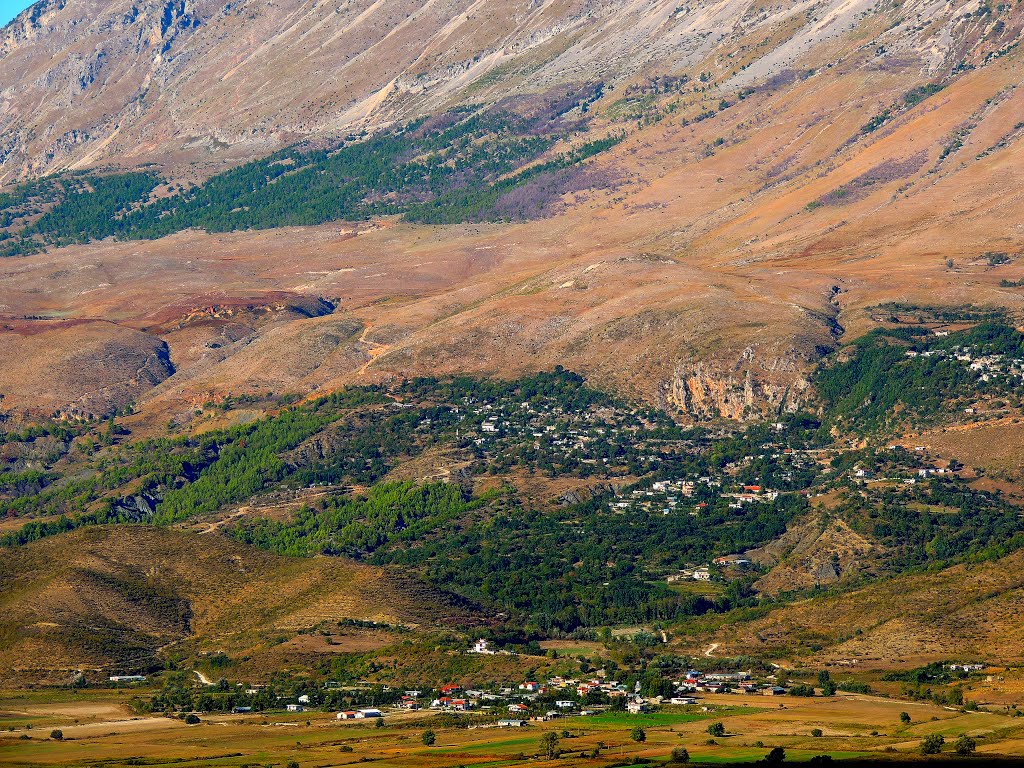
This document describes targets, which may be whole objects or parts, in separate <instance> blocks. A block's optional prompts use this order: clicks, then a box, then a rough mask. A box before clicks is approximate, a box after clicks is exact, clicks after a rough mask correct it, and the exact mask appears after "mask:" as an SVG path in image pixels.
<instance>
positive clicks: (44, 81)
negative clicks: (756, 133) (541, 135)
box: [0, 0, 1021, 182]
mask: <svg viewBox="0 0 1024 768" xmlns="http://www.w3.org/2000/svg"><path fill="white" fill-rule="evenodd" d="M986 8H987V6H986ZM1000 8H1001V9H1002V8H1003V6H1000ZM1020 26H1021V21H1020V18H1019V13H1017V12H1016V11H1015V10H1012V9H1009V10H1007V11H999V12H998V13H996V12H993V11H991V10H988V11H987V12H984V13H983V12H982V10H981V8H980V7H979V5H978V4H977V3H976V2H974V1H973V0H971V1H969V2H964V3H957V4H951V5H942V4H938V3H930V2H925V1H924V0H917V1H915V2H909V3H903V4H900V5H892V4H889V3H888V2H885V1H884V0H883V1H879V2H871V1H870V0H860V1H859V2H849V1H848V0H826V1H825V2H803V3H798V4H795V5H792V6H771V5H765V4H762V3H759V2H751V1H750V0H718V1H717V2H695V3H688V4H685V5H679V4H678V3H675V2H668V0H635V1H634V2H629V3H617V2H603V3H602V2H598V3H592V2H582V1H581V0H574V1H573V0H570V1H567V2H554V0H548V2H544V3H537V4H531V5H529V6H521V5H518V4H511V5H510V4H509V3H508V2H506V1H505V0H475V1H471V0H430V2H425V3H422V2H414V1H413V0H375V1H373V2H371V1H370V0H355V1H354V2H345V3H341V4H335V3H326V2H315V1H314V0H284V1H283V2H275V3H267V2H264V1H263V0H241V1H240V2H233V3H223V2H216V0H106V1H103V2H101V1H100V0H42V1H41V2H39V3H37V4H36V5H34V6H33V7H31V8H30V9H28V10H27V11H25V12H24V13H23V14H21V15H20V16H19V17H18V18H17V19H15V20H14V21H13V22H11V24H9V25H8V26H7V27H6V28H5V29H4V30H3V31H2V33H0V94H2V100H0V134H2V135H3V136H4V137H5V138H4V141H3V145H2V146H0V182H3V181H8V180H11V179H13V178H18V177H20V176H23V175H25V174H39V173H43V172H48V171H53V170H57V169H60V168H67V167H83V166H88V165H92V164H96V163H104V162H113V163H116V164H119V165H124V164H136V165H137V164H142V163H144V162H151V161H156V162H160V163H161V164H166V163H168V162H170V163H172V164H173V163H176V162H179V163H180V162H182V161H195V160H200V161H210V160H215V161H219V160H221V159H226V160H229V161H230V160H238V159H240V158H245V157H251V156H253V155H255V154H259V153H266V152H267V151H269V150H270V149H272V148H277V147H280V146H282V145H284V144H289V143H293V142H295V141H298V140H301V139H304V138H308V137H311V136H322V135H325V134H327V135H332V134H340V133H342V132H345V131H349V130H352V129H354V128H358V127H362V126H369V127H376V126H381V125H383V124H386V123H388V122H389V121H393V120H403V119H407V118H408V117H410V116H413V115H417V114H426V113H430V112H435V111H438V110H440V109H442V108H444V107H446V106H449V105H451V104H454V103H461V102H466V101H480V100H483V101H487V100H494V99H495V98H497V97H499V96H504V95H507V94H509V93H515V92H517V91H518V92H523V91H525V92H533V91H536V90H538V89H541V90H543V89H546V88H550V87H552V86H554V85H557V84H560V83H566V82H581V81H597V80H601V81H605V82H607V83H625V82H629V81H632V80H634V79H635V78H638V77H642V76H645V75H666V74H668V75H676V74H681V73H683V72H689V73H690V75H691V77H694V78H695V77H696V76H697V74H698V73H700V72H708V73H710V74H712V75H713V76H714V80H715V83H716V84H719V83H725V89H726V90H735V89H736V88H739V87H743V86H748V85H751V84H756V83H759V82H764V81H767V80H770V79H771V78H773V77H775V78H783V79H785V78H786V77H788V75H787V73H788V72H789V71H790V70H793V69H796V68H800V67H803V68H810V67H820V66H826V65H828V64H829V63H830V62H832V61H835V60H837V59H839V60H842V59H845V60H847V61H849V62H850V64H852V65H854V66H858V67H870V68H874V69H878V70H881V71H885V70H888V69H891V68H893V67H896V68H904V67H912V68H916V69H919V70H920V71H921V73H922V75H923V76H925V77H936V76H941V75H942V74H944V73H948V72H949V71H950V70H951V69H952V68H953V67H954V66H956V65H958V64H961V63H970V64H975V63H979V62H980V61H982V60H984V58H985V57H986V56H987V55H989V54H991V53H992V52H995V51H1001V50H1005V49H1006V48H1007V47H1008V46H1011V45H1013V44H1015V42H1016V41H1017V39H1018V37H1019V34H1020ZM723 95H724V92H723Z"/></svg>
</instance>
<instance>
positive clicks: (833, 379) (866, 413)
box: [814, 322, 1024, 433]
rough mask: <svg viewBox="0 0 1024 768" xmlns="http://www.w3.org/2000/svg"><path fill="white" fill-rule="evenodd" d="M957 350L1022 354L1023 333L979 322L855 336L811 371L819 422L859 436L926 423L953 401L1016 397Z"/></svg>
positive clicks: (1004, 380) (1010, 385)
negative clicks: (939, 330) (934, 331)
mask: <svg viewBox="0 0 1024 768" xmlns="http://www.w3.org/2000/svg"><path fill="white" fill-rule="evenodd" d="M958 347H959V348H961V349H966V350H970V353H971V354H972V355H973V356H975V357H978V356H983V355H1002V356H1004V357H1005V358H1007V359H1008V360H1017V361H1020V360H1022V359H1024V335H1022V334H1020V333H1018V332H1017V331H1016V330H1015V329H1013V328H1011V327H1010V326H1008V325H1005V324H1003V323H1001V322H985V323H981V324H979V325H977V326H975V327H974V328H972V329H970V330H965V331H960V332H957V333H951V334H949V336H945V337H938V336H934V335H931V334H930V333H929V332H928V331H926V330H924V329H920V328H902V329H896V330H890V329H879V330H876V331H873V332H872V333H869V334H867V335H865V336H863V337H861V338H860V339H858V340H857V341H856V342H855V343H854V345H853V348H852V350H850V351H849V353H848V354H846V355H845V356H843V357H841V358H840V359H839V360H838V361H837V362H835V363H834V364H831V365H826V366H823V367H822V368H821V369H820V370H819V371H818V372H817V374H816V375H815V377H814V384H815V386H816V389H817V392H818V394H819V395H820V397H821V399H822V401H823V403H824V405H825V409H826V414H827V417H826V421H827V422H828V423H829V424H830V425H832V424H835V423H841V424H844V425H845V426H848V427H850V428H852V429H854V430H855V431H858V432H862V433H866V432H875V431H885V430H887V429H892V428H895V427H897V426H899V425H901V424H904V423H909V422H914V423H917V424H920V423H921V422H922V421H929V420H934V419H936V418H938V417H940V416H942V415H944V414H947V413H949V411H950V406H951V405H953V404H956V403H957V402H960V403H973V402H974V401H975V400H976V399H977V398H978V397H985V396H996V395H998V396H1002V397H1011V398H1015V397H1017V396H1018V392H1019V389H1020V386H1019V385H1020V382H1019V381H1017V380H1014V379H1012V378H1011V377H1008V376H991V375H990V376H989V377H988V379H987V380H986V378H985V377H984V372H983V371H980V370H974V369H972V368H971V367H970V365H968V364H967V363H965V362H964V361H961V360H957V359H956V358H955V355H954V351H955V349H956V348H958ZM908 352H910V353H915V356H908V354H907V353H908Z"/></svg>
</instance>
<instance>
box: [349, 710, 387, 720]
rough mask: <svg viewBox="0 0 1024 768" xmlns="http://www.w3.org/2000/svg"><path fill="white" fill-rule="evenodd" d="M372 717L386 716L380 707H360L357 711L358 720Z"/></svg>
mask: <svg viewBox="0 0 1024 768" xmlns="http://www.w3.org/2000/svg"><path fill="white" fill-rule="evenodd" d="M371 717H384V713H383V712H381V711H380V710H379V709H360V710H357V711H356V720H365V719H367V718H371Z"/></svg>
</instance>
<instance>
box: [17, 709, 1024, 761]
mask: <svg viewBox="0 0 1024 768" xmlns="http://www.w3.org/2000/svg"><path fill="white" fill-rule="evenodd" d="M133 696H135V692H134V691H129V690H119V691H104V690H86V691H81V692H71V691H65V690H50V691H31V692H25V691H18V692H0V723H2V724H4V725H5V726H6V727H7V728H8V730H7V731H6V732H5V733H4V735H3V736H2V737H0V765H4V766H20V765H82V766H84V765H107V766H119V765H161V764H168V763H174V764H176V765H185V764H187V765H218V766H221V765H223V766H242V765H254V764H260V765H274V764H276V765H285V764H289V763H291V761H295V762H296V763H298V764H299V765H300V766H314V765H315V766H340V765H349V764H356V763H364V762H370V761H372V762H374V763H375V764H377V765H381V766H410V767H412V766H425V767H426V766H437V768H441V767H442V766H443V767H445V768H447V766H453V765H465V766H499V765H501V766H512V765H522V764H526V763H529V764H530V765H547V764H551V765H556V764H557V765H559V766H603V765H623V764H626V763H627V762H629V761H633V760H634V759H635V758H641V759H643V760H644V761H650V762H653V763H656V764H657V763H664V762H665V761H666V760H668V759H669V756H670V754H671V751H672V750H673V748H679V747H685V748H686V749H687V750H688V752H689V754H690V756H691V759H692V760H693V761H694V762H697V763H709V764H710V763H715V764H723V763H732V762H753V761H756V760H760V759H762V758H764V757H765V755H766V754H767V753H768V751H769V750H770V749H772V748H773V747H776V746H782V747H783V748H784V749H785V751H786V758H787V760H791V761H807V760H810V759H811V758H812V757H814V756H818V755H831V756H832V757H833V759H835V760H840V759H844V760H858V759H861V760H875V759H877V760H879V761H882V760H885V761H906V760H908V759H915V758H918V757H920V753H919V747H920V743H921V740H922V739H923V738H924V737H925V736H927V735H929V734H942V735H943V736H944V737H945V741H946V746H945V750H944V756H945V757H955V755H953V754H951V747H952V743H953V742H954V741H955V740H956V739H957V738H958V737H959V736H960V735H961V734H965V733H966V734H969V735H971V736H973V737H974V738H975V739H976V740H977V742H978V752H977V757H976V758H974V760H975V761H977V760H978V759H979V758H982V757H988V758H991V759H996V758H998V759H1001V760H1005V759H1009V758H1020V759H1022V760H1024V719H1019V718H1010V717H1008V716H1006V715H1003V714H995V713H991V712H975V713H970V712H967V713H964V712H959V711H951V710H949V709H946V708H943V707H938V706H935V705H932V704H915V703H908V702H903V701H897V700H890V699H886V698H881V697H875V696H866V695H860V694H841V695H839V696H837V697H833V698H830V699H821V698H815V699H800V698H793V697H785V701H783V702H782V703H780V702H779V700H778V699H777V698H770V699H769V698H767V697H761V696H749V695H748V696H743V695H707V696H705V697H704V698H703V699H702V705H701V706H698V707H666V708H663V709H662V710H661V711H659V712H657V713H653V714H641V715H631V714H627V713H625V712H601V713H598V714H596V715H593V716H589V717H567V718H563V719H559V720H557V721H554V722H546V723H545V722H530V723H529V724H528V725H526V726H524V727H522V728H496V727H478V728H451V727H448V728H444V727H439V726H437V725H436V724H434V722H433V721H432V718H434V717H435V716H434V714H433V713H430V712H426V711H423V712H403V713H390V712H386V713H385V720H384V722H385V726H384V727H375V724H374V723H373V722H366V723H365V724H363V723H358V724H355V723H345V724H339V723H338V722H337V721H336V720H335V719H334V713H324V712H305V713H299V714H294V713H287V714H286V713H284V712H280V713H265V714H261V715H210V716H209V717H206V716H204V718H203V722H201V723H200V724H197V725H191V726H189V725H185V724H184V723H183V722H182V721H181V720H178V719H172V718H166V717H151V716H147V717H138V716H135V715H132V714H131V710H130V708H129V707H128V705H127V703H128V701H129V700H130V699H131V698H132V697H133ZM704 710H708V711H704ZM901 711H907V712H909V713H910V715H911V718H912V721H911V723H909V724H907V725H903V724H902V723H901V722H900V712H901ZM718 721H720V722H722V723H723V724H724V725H725V729H726V736H724V737H718V738H716V739H713V740H711V739H709V738H708V732H707V729H708V726H709V724H711V723H713V722H718ZM638 725H639V726H641V727H642V728H643V730H644V732H645V735H646V740H645V741H643V742H637V741H634V740H633V738H632V736H631V732H632V730H633V729H634V728H635V727H636V726H638ZM428 727H429V728H431V729H432V730H434V731H435V732H436V737H437V738H436V742H435V744H434V745H432V746H429V747H428V746H425V745H424V744H423V742H422V739H421V736H422V733H423V731H424V730H426V729H427V728H428ZM53 728H60V729H61V730H62V732H63V740H62V741H58V740H54V739H52V738H49V737H48V734H49V733H50V731H51V729H53ZM814 729H820V730H821V734H822V735H821V736H813V735H812V731H813V730H814ZM546 732H555V733H558V734H560V738H559V748H560V749H561V750H563V754H562V756H561V757H560V758H559V759H558V760H551V761H548V760H546V759H544V758H540V757H537V755H538V753H539V752H540V749H541V748H540V742H541V737H542V736H543V734H544V733H546ZM566 733H568V734H569V735H568V736H566V735H565V734H566ZM712 742H716V743H712ZM602 745H603V746H602ZM595 749H596V750H597V751H598V754H597V755H596V756H594V750H595Z"/></svg>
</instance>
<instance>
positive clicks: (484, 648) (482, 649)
mask: <svg viewBox="0 0 1024 768" xmlns="http://www.w3.org/2000/svg"><path fill="white" fill-rule="evenodd" d="M469 652H470V653H483V654H486V655H488V656H493V655H494V650H493V649H492V648H491V645H490V643H488V642H487V641H486V640H484V639H483V638H480V639H479V640H477V641H476V643H475V644H474V645H473V647H472V648H470V649H469Z"/></svg>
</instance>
